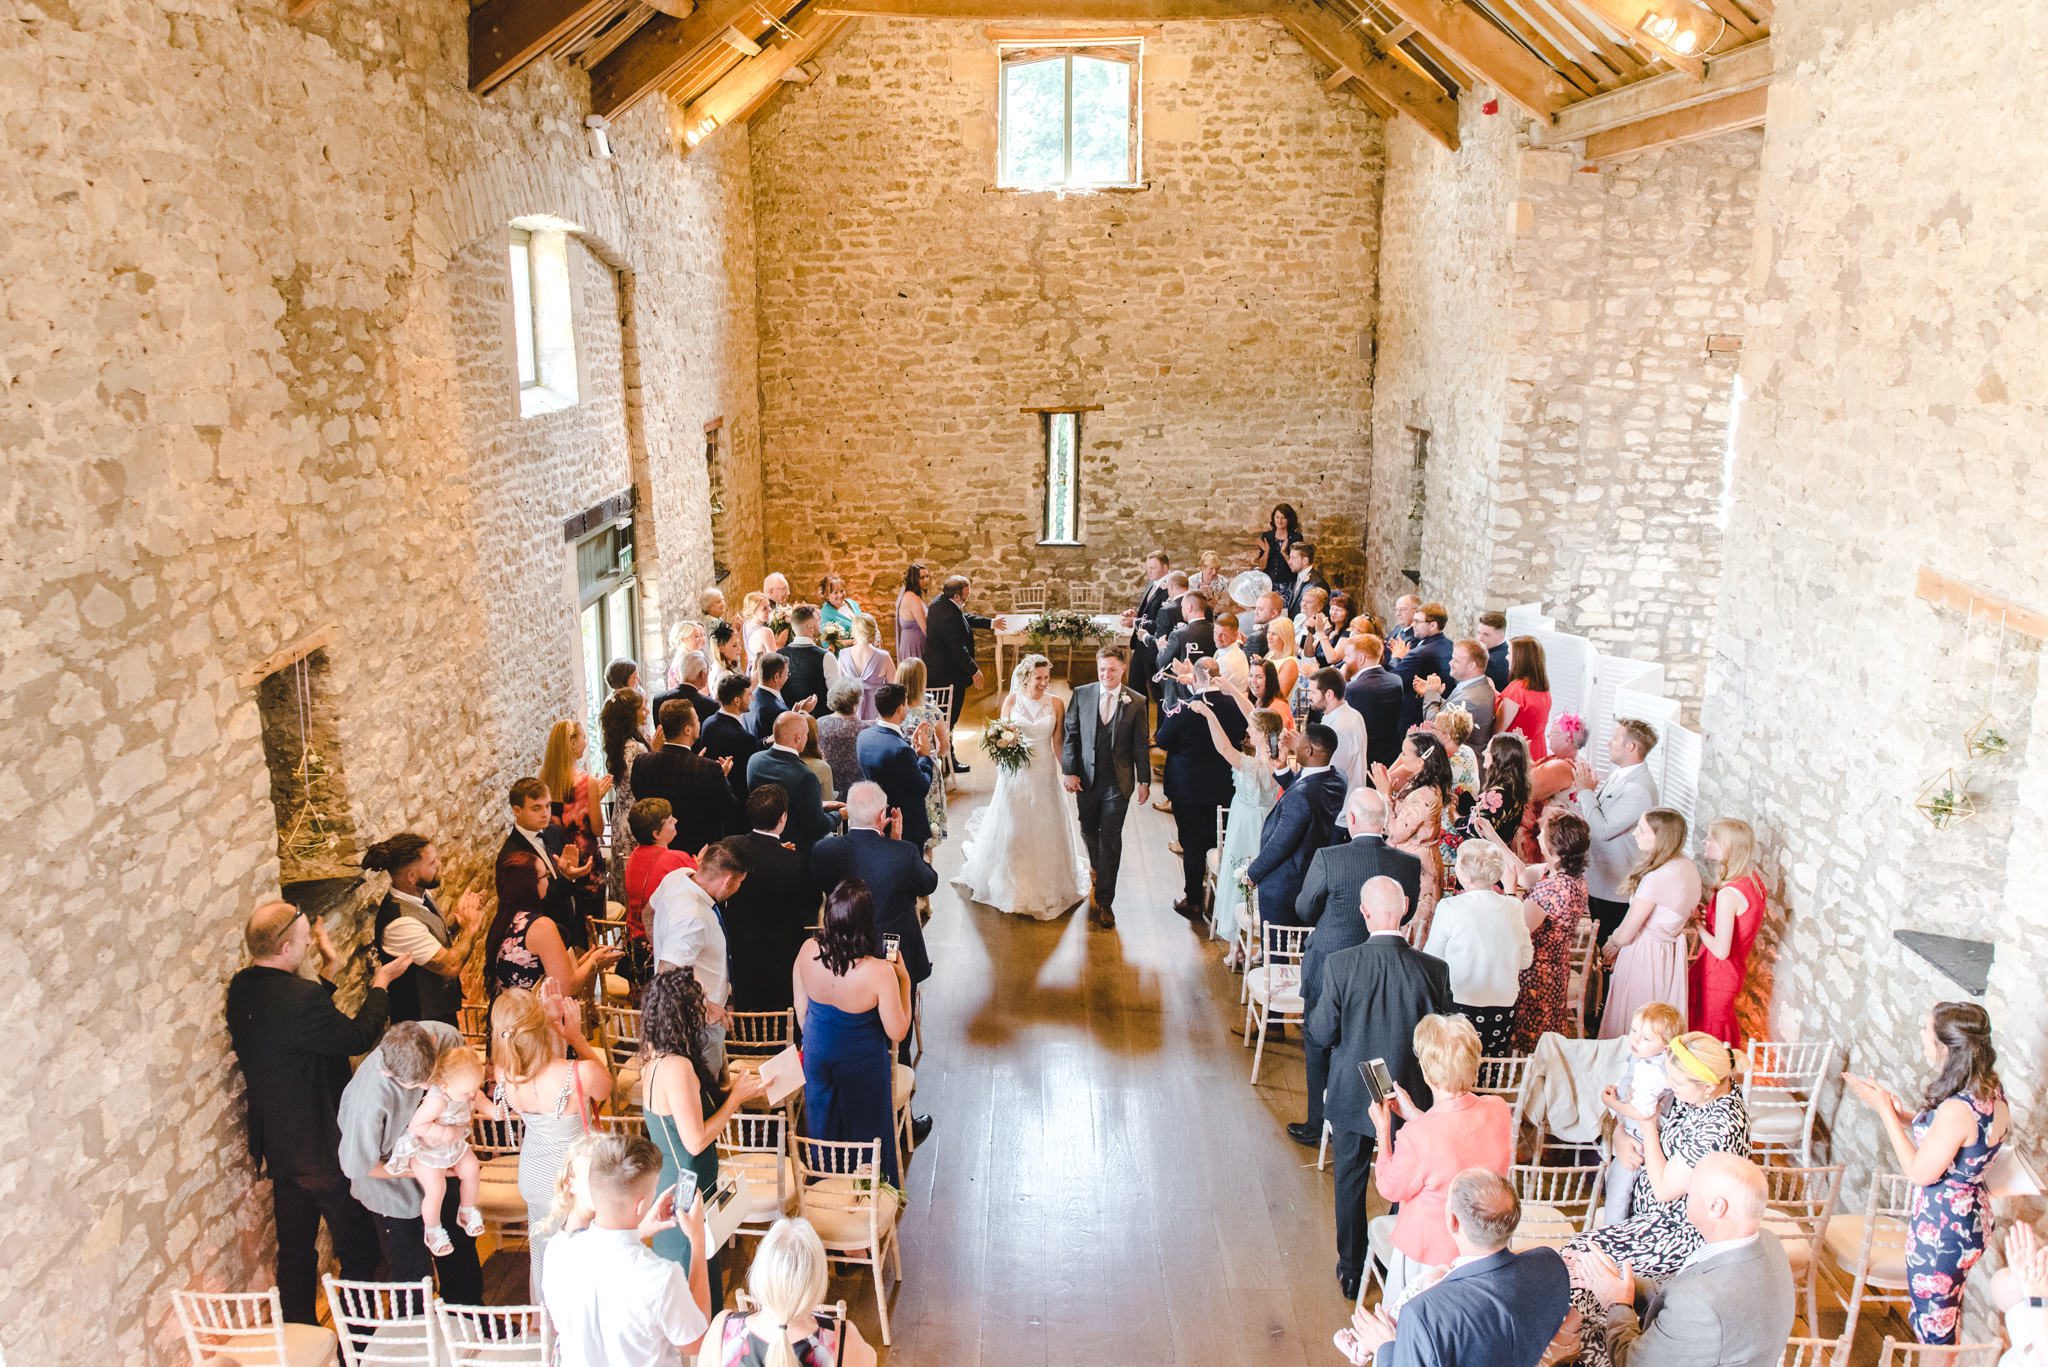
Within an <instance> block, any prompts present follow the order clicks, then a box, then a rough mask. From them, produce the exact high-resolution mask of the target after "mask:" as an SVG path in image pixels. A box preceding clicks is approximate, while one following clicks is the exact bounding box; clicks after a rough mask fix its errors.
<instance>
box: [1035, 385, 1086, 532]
mask: <svg viewBox="0 0 2048 1367" xmlns="http://www.w3.org/2000/svg"><path fill="white" fill-rule="evenodd" d="M1039 416H1040V418H1042V419H1043V420H1044V422H1045V522H1044V526H1043V528H1042V532H1041V535H1040V536H1039V538H1038V540H1039V544H1040V545H1046V544H1051V545H1055V546H1078V545H1079V544H1080V543H1081V457H1080V445H1081V415H1080V414H1079V413H1041V414H1040V415H1039Z"/></svg>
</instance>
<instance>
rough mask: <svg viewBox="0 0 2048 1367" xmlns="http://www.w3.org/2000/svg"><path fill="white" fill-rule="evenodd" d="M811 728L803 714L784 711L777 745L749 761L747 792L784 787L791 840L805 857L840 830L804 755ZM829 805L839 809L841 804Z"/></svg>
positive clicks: (776, 735) (778, 724)
mask: <svg viewBox="0 0 2048 1367" xmlns="http://www.w3.org/2000/svg"><path fill="white" fill-rule="evenodd" d="M809 728H810V723H809V722H808V721H806V720H805V719H804V717H803V714H802V713H799V712H784V713H783V714H782V715H781V716H779V717H777V718H776V719H775V730H774V732H773V737H774V742H775V743H774V744H772V745H770V746H769V747H768V748H767V749H766V750H762V751H760V752H759V753H757V754H755V755H754V756H753V758H751V759H749V760H748V761H747V792H748V793H749V794H750V795H751V794H752V793H753V791H754V789H756V788H758V787H760V786H761V785H762V784H764V783H773V784H777V785H779V786H780V787H781V789H782V791H783V795H784V796H785V797H786V798H787V799H788V801H789V838H790V839H791V840H792V841H794V842H795V843H796V847H797V850H798V851H799V852H800V853H803V854H809V853H810V849H811V846H813V845H815V844H817V843H818V842H819V841H820V840H823V839H824V838H825V837H826V836H828V835H831V834H832V833H833V832H834V831H836V830H837V829H839V822H838V821H837V820H836V819H835V818H834V817H833V815H832V813H831V812H828V811H827V810H826V806H827V803H826V801H825V790H824V785H822V784H820V783H819V782H818V776H817V775H816V774H814V773H812V772H811V771H810V769H809V768H807V767H806V766H805V764H804V761H803V755H802V753H801V752H802V750H803V744H804V737H805V735H806V733H807V732H808V730H809ZM829 805H830V806H831V807H832V808H834V809H837V808H838V807H839V804H838V803H837V802H834V803H831V804H829Z"/></svg>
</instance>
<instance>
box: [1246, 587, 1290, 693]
mask: <svg viewBox="0 0 2048 1367" xmlns="http://www.w3.org/2000/svg"><path fill="white" fill-rule="evenodd" d="M1286 614H1287V595H1286V594H1284V593H1281V592H1279V591H1278V590H1277V589H1269V590H1267V591H1266V592H1264V593H1262V594H1260V595H1259V597H1258V601H1257V602H1255V603H1253V604H1252V628H1251V630H1250V631H1247V632H1246V633H1245V634H1244V653H1245V655H1246V656H1247V657H1249V658H1250V659H1253V660H1263V659H1265V658H1266V628H1267V627H1269V626H1271V625H1273V619H1274V618H1275V617H1284V616H1285V615H1286ZM1251 691H1252V692H1254V693H1256V692H1257V691H1258V690H1256V689H1253V690H1251Z"/></svg>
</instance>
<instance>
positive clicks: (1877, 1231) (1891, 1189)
mask: <svg viewBox="0 0 2048 1367" xmlns="http://www.w3.org/2000/svg"><path fill="white" fill-rule="evenodd" d="M1912 1212H1913V1184H1912V1183H1910V1182H1908V1181H1907V1180H1906V1178H1905V1176H1904V1174H1902V1173H1896V1172H1880V1173H1876V1174H1874V1175H1873V1176H1872V1177H1871V1179H1870V1194H1869V1196H1868V1197H1867V1198H1865V1200H1864V1203H1863V1246H1862V1248H1861V1250H1860V1251H1859V1252H1858V1254H1857V1265H1856V1266H1855V1267H1854V1268H1851V1269H1850V1271H1851V1272H1852V1273H1853V1274H1854V1276H1855V1279H1856V1282H1857V1283H1858V1285H1859V1286H1860V1287H1861V1288H1862V1294H1863V1295H1864V1296H1865V1297H1868V1298H1869V1299H1872V1300H1877V1301H1900V1300H1903V1299H1904V1297H1905V1291H1906V1283H1905V1281H1904V1279H1899V1280H1893V1279H1891V1278H1888V1277H1877V1276H1874V1275H1872V1274H1871V1272H1870V1269H1871V1268H1873V1267H1875V1266H1877V1264H1878V1263H1879V1262H1880V1261H1883V1262H1894V1261H1895V1262H1896V1263H1897V1264H1898V1265H1899V1266H1901V1267H1903V1266H1904V1265H1905V1260H1906V1256H1905V1255H1906V1222H1907V1220H1908V1219H1910V1218H1911V1216H1912ZM1880 1292H1890V1293H1891V1294H1890V1295H1882V1294H1878V1293H1880Z"/></svg>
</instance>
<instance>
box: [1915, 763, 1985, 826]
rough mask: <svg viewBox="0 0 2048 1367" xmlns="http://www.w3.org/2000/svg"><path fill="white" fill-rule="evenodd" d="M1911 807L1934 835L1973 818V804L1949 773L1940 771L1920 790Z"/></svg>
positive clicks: (1974, 810) (1953, 775)
mask: <svg viewBox="0 0 2048 1367" xmlns="http://www.w3.org/2000/svg"><path fill="white" fill-rule="evenodd" d="M1913 807H1914V809H1915V810H1917V811H1918V812H1919V813H1920V815H1922V816H1924V817H1926V818H1927V824H1928V825H1930V826H1932V827H1934V829H1935V830H1937V831H1945V830H1947V829H1948V828H1949V827H1951V826H1954V825H1958V824H1960V823H1961V822H1965V821H1968V820H1969V819H1970V818H1971V817H1973V816H1975V815H1976V814H1977V804H1976V803H1975V802H1973V801H1971V800H1970V791H1969V789H1968V788H1966V787H1964V786H1963V780H1962V779H1961V778H1960V777H1958V775H1957V774H1956V771H1955V770H1953V769H1944V770H1942V771H1941V772H1940V773H1938V774H1936V775H1935V776H1934V777H1933V778H1931V779H1929V780H1927V782H1926V783H1924V784H1922V785H1921V787H1920V794H1919V796H1917V797H1915V798H1914V799H1913Z"/></svg>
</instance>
